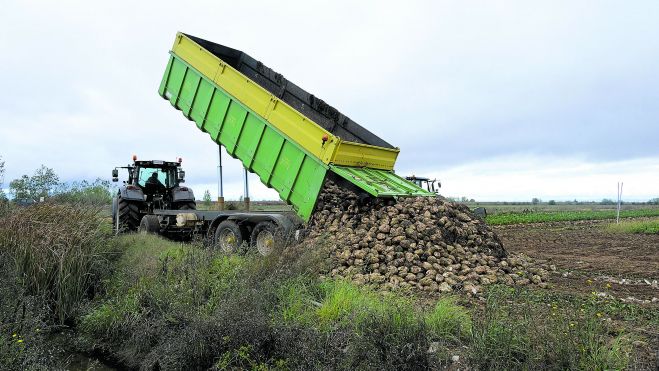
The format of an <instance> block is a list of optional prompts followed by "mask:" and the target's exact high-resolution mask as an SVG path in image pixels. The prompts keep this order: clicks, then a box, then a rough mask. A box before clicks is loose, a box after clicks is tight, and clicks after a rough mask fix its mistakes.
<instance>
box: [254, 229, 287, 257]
mask: <svg viewBox="0 0 659 371" xmlns="http://www.w3.org/2000/svg"><path fill="white" fill-rule="evenodd" d="M250 243H251V246H252V247H256V250H258V252H259V253H260V254H261V255H263V256H266V255H270V254H271V253H272V251H273V250H274V248H275V247H276V246H278V245H280V244H281V235H280V231H279V230H278V228H277V226H276V225H275V224H274V223H273V222H260V223H259V224H257V225H256V227H254V230H253V231H252V235H251V237H250Z"/></svg>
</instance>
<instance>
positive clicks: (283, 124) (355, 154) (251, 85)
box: [172, 33, 399, 170]
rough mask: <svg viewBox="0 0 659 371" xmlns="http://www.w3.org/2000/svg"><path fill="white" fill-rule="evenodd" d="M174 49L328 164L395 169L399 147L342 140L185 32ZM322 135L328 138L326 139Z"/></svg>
mask: <svg viewBox="0 0 659 371" xmlns="http://www.w3.org/2000/svg"><path fill="white" fill-rule="evenodd" d="M172 52H173V53H174V54H175V55H176V56H178V57H179V58H181V59H183V60H184V61H185V62H186V63H188V64H190V65H191V66H192V67H193V68H195V69H196V70H197V71H199V72H200V73H202V74H203V75H205V76H206V77H207V78H208V79H210V80H212V81H213V82H214V83H216V84H217V85H218V86H220V87H222V89H224V90H226V91H227V92H228V93H229V94H231V95H232V96H234V97H235V98H236V99H238V100H239V101H240V102H241V103H243V104H244V105H245V106H247V107H249V108H250V109H251V110H253V111H254V112H256V113H258V114H259V115H261V116H262V117H264V118H265V119H266V120H267V121H268V122H270V123H271V124H272V125H273V126H275V127H276V128H277V129H279V130H280V131H281V132H283V133H285V134H286V135H287V136H288V137H290V138H291V139H292V140H293V141H295V142H296V143H297V144H298V145H300V146H301V147H303V148H304V149H305V150H306V151H308V152H309V153H311V154H312V155H314V156H316V157H317V158H318V159H320V160H321V161H322V162H324V163H325V164H330V163H332V164H338V165H344V166H360V167H371V168H375V169H383V170H392V169H393V168H394V164H395V162H396V158H397V157H398V152H399V150H398V149H397V148H393V149H389V148H383V147H378V146H372V145H366V144H360V143H354V142H349V141H344V140H342V139H341V138H339V137H337V136H335V135H333V134H332V133H331V132H329V131H327V130H325V129H324V128H323V127H321V126H320V125H318V124H316V123H315V122H313V121H312V120H310V119H309V118H307V117H306V116H304V115H303V114H301V113H300V112H298V111H297V110H295V109H294V108H293V107H291V106H289V105H288V104H287V103H285V102H284V101H282V100H281V99H279V98H277V97H276V96H275V95H273V94H271V93H270V92H269V91H267V90H266V89H264V88H263V87H261V86H260V85H258V84H257V83H255V82H254V81H252V80H251V79H249V78H248V77H246V76H245V75H243V74H242V73H241V72H239V71H238V70H236V69H235V68H233V67H232V66H230V65H229V64H228V63H226V62H224V61H222V60H221V59H220V58H218V57H217V56H215V55H213V54H212V53H211V52H209V51H208V50H206V49H204V48H203V47H202V46H200V45H199V44H197V43H196V42H194V41H193V40H191V39H190V38H189V37H187V36H186V35H184V34H182V33H178V34H177V35H176V40H175V41H174V46H173V47H172ZM323 138H326V139H327V140H326V141H324V140H323Z"/></svg>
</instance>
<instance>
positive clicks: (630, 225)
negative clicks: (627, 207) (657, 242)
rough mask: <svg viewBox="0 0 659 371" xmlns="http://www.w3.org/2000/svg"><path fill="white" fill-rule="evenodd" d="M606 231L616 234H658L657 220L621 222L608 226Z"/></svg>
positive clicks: (658, 225)
mask: <svg viewBox="0 0 659 371" xmlns="http://www.w3.org/2000/svg"><path fill="white" fill-rule="evenodd" d="M606 229H607V230H608V231H610V232H616V233H643V234H659V218H657V219H651V220H623V221H622V222H620V223H619V224H613V223H611V224H608V225H607V226H606Z"/></svg>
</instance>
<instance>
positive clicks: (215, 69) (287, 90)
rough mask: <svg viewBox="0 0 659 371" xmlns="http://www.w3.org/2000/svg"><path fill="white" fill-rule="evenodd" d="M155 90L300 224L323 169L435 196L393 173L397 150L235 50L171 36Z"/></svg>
mask: <svg viewBox="0 0 659 371" xmlns="http://www.w3.org/2000/svg"><path fill="white" fill-rule="evenodd" d="M248 75H249V77H248ZM250 77H251V78H250ZM159 93H160V95H161V96H162V97H163V98H165V99H167V100H168V101H169V102H170V103H171V105H172V106H174V107H175V108H177V109H178V110H180V111H181V112H182V113H183V115H184V116H185V117H186V118H188V119H189V120H191V121H193V122H194V123H195V124H196V126H197V128H198V129H200V130H202V131H204V132H206V133H208V134H209V136H210V137H211V139H212V140H213V141H214V142H215V143H217V144H219V145H222V146H224V147H225V148H226V150H227V152H228V153H229V154H230V155H231V156H232V157H234V158H237V159H239V160H240V161H241V162H242V163H243V165H244V166H245V168H246V169H248V170H249V171H250V172H253V173H256V174H257V175H258V176H259V178H260V180H261V182H263V184H265V185H266V186H268V187H270V188H273V189H275V190H276V191H277V192H278V193H279V196H280V197H281V199H282V200H284V201H285V202H286V203H288V204H290V205H291V206H292V207H293V208H294V210H295V211H296V212H297V214H298V215H299V216H300V217H301V218H302V219H303V220H305V221H308V220H309V218H310V217H311V214H312V212H313V209H314V206H315V204H316V199H317V198H318V194H319V193H320V190H321V188H322V186H323V183H324V181H325V179H326V177H327V175H328V173H329V172H331V173H334V174H336V175H337V176H339V177H341V178H343V179H346V180H347V181H349V182H350V183H352V184H354V185H355V186H357V187H359V188H361V189H363V190H364V191H365V192H368V193H369V194H370V195H372V196H374V197H401V196H435V194H434V193H431V192H428V191H426V190H424V189H422V188H419V187H418V186H416V185H415V184H413V183H411V182H408V181H406V180H405V179H403V178H401V177H399V176H398V175H396V174H395V173H394V172H393V167H394V164H395V161H396V158H397V156H398V152H399V150H398V148H394V147H392V146H391V145H389V144H388V143H387V142H385V141H384V140H382V139H380V138H379V137H377V136H375V135H374V134H372V133H370V132H369V131H368V130H366V129H364V128H363V127H361V126H360V125H358V124H356V123H355V122H354V121H352V120H350V119H348V118H347V117H346V116H344V115H342V114H340V112H338V111H337V110H335V109H334V108H332V107H331V106H329V105H327V104H325V102H323V101H322V100H319V99H317V98H315V97H314V96H313V95H311V94H308V93H307V92H306V91H304V90H302V89H301V88H299V87H297V86H296V85H294V84H292V83H290V82H289V81H287V80H286V79H285V78H283V76H281V75H279V74H277V73H276V72H274V71H272V70H271V69H269V68H268V67H266V66H265V65H263V64H262V63H260V62H258V61H256V60H254V59H253V58H251V57H249V56H248V55H246V54H245V53H243V52H241V51H238V50H236V49H231V48H227V47H225V46H222V45H220V44H216V43H212V42H210V41H206V40H203V39H200V38H196V37H194V36H189V35H186V34H183V33H178V34H177V35H176V39H175V41H174V46H173V47H172V50H171V52H170V57H169V61H168V63H167V67H166V70H165V74H164V76H163V79H162V82H161V84H160V89H159ZM296 108H297V109H296ZM346 138H347V139H351V140H346Z"/></svg>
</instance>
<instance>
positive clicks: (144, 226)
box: [137, 215, 160, 234]
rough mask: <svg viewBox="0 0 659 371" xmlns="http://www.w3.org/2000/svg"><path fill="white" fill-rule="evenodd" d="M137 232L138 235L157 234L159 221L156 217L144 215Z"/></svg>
mask: <svg viewBox="0 0 659 371" xmlns="http://www.w3.org/2000/svg"><path fill="white" fill-rule="evenodd" d="M137 231H138V232H139V233H140V234H158V232H160V221H159V220H158V217H157V216H155V215H144V216H143V217H142V220H141V221H140V226H139V227H138V229H137Z"/></svg>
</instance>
